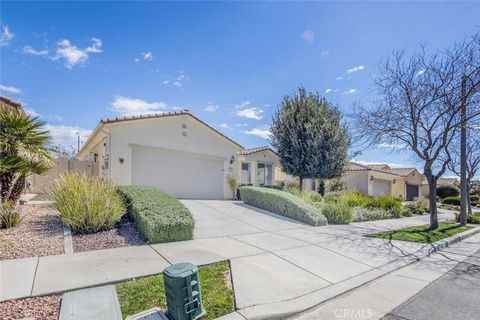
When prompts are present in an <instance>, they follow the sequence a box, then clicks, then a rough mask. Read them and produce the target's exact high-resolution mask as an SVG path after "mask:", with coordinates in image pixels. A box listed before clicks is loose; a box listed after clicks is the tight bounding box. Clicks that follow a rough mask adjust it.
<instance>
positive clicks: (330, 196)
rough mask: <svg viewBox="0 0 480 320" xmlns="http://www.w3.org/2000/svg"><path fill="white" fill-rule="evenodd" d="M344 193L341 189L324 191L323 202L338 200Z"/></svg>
mask: <svg viewBox="0 0 480 320" xmlns="http://www.w3.org/2000/svg"><path fill="white" fill-rule="evenodd" d="M344 194H345V193H344V192H343V191H332V192H327V193H325V196H324V199H325V202H339V201H340V200H341V199H342V197H343V195H344Z"/></svg>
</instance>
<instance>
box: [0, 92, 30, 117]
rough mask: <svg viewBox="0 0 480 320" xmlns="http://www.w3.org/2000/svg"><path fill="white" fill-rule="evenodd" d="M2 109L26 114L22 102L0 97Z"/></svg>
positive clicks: (0, 107)
mask: <svg viewBox="0 0 480 320" xmlns="http://www.w3.org/2000/svg"><path fill="white" fill-rule="evenodd" d="M0 109H6V110H10V111H15V112H18V113H23V114H24V113H25V111H24V110H23V108H22V105H21V104H20V102H17V101H15V100H13V99H11V98H9V97H6V96H0Z"/></svg>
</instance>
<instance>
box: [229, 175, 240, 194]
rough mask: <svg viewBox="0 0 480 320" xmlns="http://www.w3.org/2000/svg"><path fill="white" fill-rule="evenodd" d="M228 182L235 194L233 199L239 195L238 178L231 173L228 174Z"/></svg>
mask: <svg viewBox="0 0 480 320" xmlns="http://www.w3.org/2000/svg"><path fill="white" fill-rule="evenodd" d="M227 183H228V186H229V187H230V189H231V190H232V195H233V197H232V198H233V199H235V198H236V197H237V189H238V184H239V183H238V180H237V178H236V177H235V176H233V175H231V174H229V175H228V176H227Z"/></svg>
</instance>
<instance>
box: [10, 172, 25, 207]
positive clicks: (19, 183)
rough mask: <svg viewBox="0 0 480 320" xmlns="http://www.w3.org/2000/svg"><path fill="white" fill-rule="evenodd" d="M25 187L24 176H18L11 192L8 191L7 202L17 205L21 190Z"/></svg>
mask: <svg viewBox="0 0 480 320" xmlns="http://www.w3.org/2000/svg"><path fill="white" fill-rule="evenodd" d="M24 187H25V174H23V173H22V174H20V175H19V176H18V178H17V179H16V180H15V183H14V184H13V186H12V190H11V191H10V195H9V196H8V200H9V201H12V202H13V203H17V202H18V200H20V197H21V196H22V192H23V189H24Z"/></svg>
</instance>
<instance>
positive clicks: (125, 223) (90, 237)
mask: <svg viewBox="0 0 480 320" xmlns="http://www.w3.org/2000/svg"><path fill="white" fill-rule="evenodd" d="M72 237H73V251H75V252H81V251H90V250H100V249H109V248H119V247H126V246H138V245H143V244H146V241H145V240H144V239H143V237H142V235H141V234H140V233H139V232H138V231H137V229H136V227H135V223H134V222H133V220H132V219H131V218H130V216H128V215H125V216H124V217H122V219H121V220H120V222H119V223H118V224H117V226H116V228H114V229H110V230H104V231H99V232H96V233H90V234H74V235H73V236H72Z"/></svg>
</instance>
